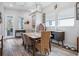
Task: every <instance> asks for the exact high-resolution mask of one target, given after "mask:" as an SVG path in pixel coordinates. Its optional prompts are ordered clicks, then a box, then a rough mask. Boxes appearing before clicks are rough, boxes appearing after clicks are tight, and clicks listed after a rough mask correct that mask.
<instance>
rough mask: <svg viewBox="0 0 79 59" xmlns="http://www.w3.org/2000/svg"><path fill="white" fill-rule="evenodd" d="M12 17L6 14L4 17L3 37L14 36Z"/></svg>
mask: <svg viewBox="0 0 79 59" xmlns="http://www.w3.org/2000/svg"><path fill="white" fill-rule="evenodd" d="M13 20H14V17H13V16H6V17H5V38H13V37H14V33H15V32H14V25H13V23H14V21H13Z"/></svg>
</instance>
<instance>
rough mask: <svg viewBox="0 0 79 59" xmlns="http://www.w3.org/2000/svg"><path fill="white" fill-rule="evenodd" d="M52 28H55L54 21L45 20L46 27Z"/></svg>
mask: <svg viewBox="0 0 79 59" xmlns="http://www.w3.org/2000/svg"><path fill="white" fill-rule="evenodd" d="M52 26H55V21H54V20H47V21H46V27H52Z"/></svg>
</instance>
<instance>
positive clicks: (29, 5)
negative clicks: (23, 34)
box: [3, 2, 51, 11]
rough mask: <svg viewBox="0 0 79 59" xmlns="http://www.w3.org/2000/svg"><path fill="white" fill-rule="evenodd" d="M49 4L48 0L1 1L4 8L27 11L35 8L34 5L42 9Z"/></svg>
mask: <svg viewBox="0 0 79 59" xmlns="http://www.w3.org/2000/svg"><path fill="white" fill-rule="evenodd" d="M50 4H51V3H50V2H3V5H4V7H5V8H9V9H17V10H27V11H32V10H34V9H36V5H38V6H39V7H40V8H41V9H43V8H45V7H46V6H48V5H50Z"/></svg>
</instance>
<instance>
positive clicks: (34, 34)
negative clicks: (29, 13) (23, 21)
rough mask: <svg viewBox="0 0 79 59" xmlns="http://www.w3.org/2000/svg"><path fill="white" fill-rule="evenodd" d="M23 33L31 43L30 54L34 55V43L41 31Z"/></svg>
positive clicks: (39, 37) (39, 36)
mask: <svg viewBox="0 0 79 59" xmlns="http://www.w3.org/2000/svg"><path fill="white" fill-rule="evenodd" d="M23 34H24V35H26V36H28V37H29V38H30V39H31V41H32V45H33V53H32V55H33V56H35V52H36V48H35V44H36V42H37V41H38V40H39V39H41V32H34V33H32V32H31V33H23ZM50 44H51V43H50ZM50 51H51V46H50Z"/></svg>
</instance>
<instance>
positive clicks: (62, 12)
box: [43, 3, 79, 48]
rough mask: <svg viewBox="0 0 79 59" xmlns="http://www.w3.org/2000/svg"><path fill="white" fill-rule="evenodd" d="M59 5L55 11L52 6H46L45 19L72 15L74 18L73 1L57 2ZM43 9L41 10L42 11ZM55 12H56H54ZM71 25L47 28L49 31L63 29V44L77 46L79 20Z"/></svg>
mask: <svg viewBox="0 0 79 59" xmlns="http://www.w3.org/2000/svg"><path fill="white" fill-rule="evenodd" d="M60 5H61V6H62V7H59V8H58V9H57V10H56V11H55V10H53V9H52V7H48V8H46V9H45V10H44V11H45V13H46V20H49V19H51V20H56V19H63V18H68V17H74V19H75V14H76V12H75V11H76V10H75V3H67V4H66V3H62V4H61V3H59V5H58V6H60ZM44 11H43V12H44ZM55 12H56V13H55ZM74 23H75V24H74V26H73V27H57V28H56V27H52V28H47V30H49V31H53V30H54V31H55V30H56V29H57V31H64V32H65V45H68V46H69V47H75V48H76V47H77V42H76V41H77V36H79V26H78V25H79V20H76V19H75V21H74ZM55 28H56V29H55Z"/></svg>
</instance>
